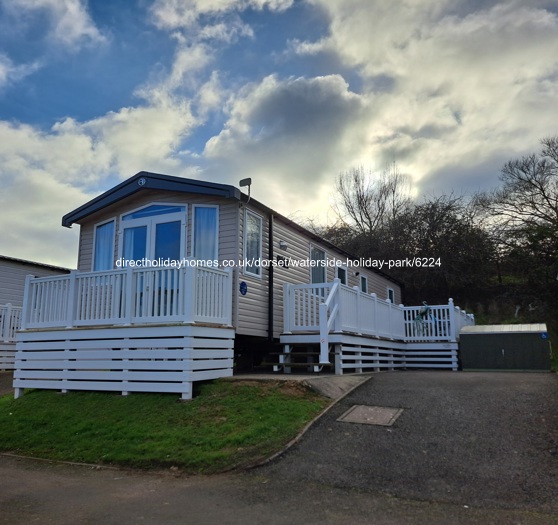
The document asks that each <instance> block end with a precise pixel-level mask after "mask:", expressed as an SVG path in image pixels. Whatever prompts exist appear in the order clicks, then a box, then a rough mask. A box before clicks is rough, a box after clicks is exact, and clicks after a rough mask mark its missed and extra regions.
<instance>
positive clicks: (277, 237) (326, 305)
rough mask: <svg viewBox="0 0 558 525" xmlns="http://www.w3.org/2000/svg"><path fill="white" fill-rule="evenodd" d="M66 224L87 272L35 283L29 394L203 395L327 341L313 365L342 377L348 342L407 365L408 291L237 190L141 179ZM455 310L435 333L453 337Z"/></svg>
mask: <svg viewBox="0 0 558 525" xmlns="http://www.w3.org/2000/svg"><path fill="white" fill-rule="evenodd" d="M62 224H63V226H66V227H71V226H72V225H74V224H77V225H79V226H80V243H79V254H78V270H77V271H76V272H72V273H71V274H70V275H69V276H64V277H58V278H43V279H28V283H27V289H26V297H25V303H24V306H23V330H22V332H21V333H20V334H19V336H18V350H19V353H18V358H19V359H20V360H21V361H20V364H21V367H20V369H18V370H17V371H16V375H15V380H14V386H15V387H16V394H17V395H19V394H20V393H21V389H22V388H25V387H30V386H35V387H38V388H58V389H61V390H69V389H99V390H121V391H122V392H124V393H126V392H128V391H163V392H164V391H168V392H178V393H181V394H182V396H183V397H184V398H189V397H191V387H192V382H193V381H196V380H203V379H211V378H215V377H222V376H226V375H231V374H232V365H233V359H234V349H235V348H236V351H237V358H238V356H239V355H241V354H243V353H245V351H246V349H247V348H250V349H251V350H254V349H256V354H262V353H263V352H264V351H266V350H269V349H270V348H271V344H272V343H281V344H282V345H283V348H284V352H282V353H281V355H279V359H278V363H277V365H276V369H277V370H279V369H281V370H283V371H290V369H291V368H293V367H294V366H295V364H296V363H295V362H294V360H292V359H291V357H292V354H293V349H294V348H295V347H296V346H300V345H305V346H316V345H318V346H319V347H320V351H319V355H318V356H317V357H318V358H317V359H316V360H315V362H312V359H311V358H308V359H307V361H308V362H307V363H305V364H304V366H305V367H310V368H312V369H314V368H316V369H317V368H319V367H322V366H324V365H327V364H329V363H330V362H332V361H336V364H337V366H336V371H337V372H339V373H341V372H342V370H343V368H348V367H349V364H348V362H347V363H345V364H343V362H342V361H343V359H342V356H341V357H340V356H338V355H337V354H340V353H341V352H342V349H343V347H349V346H350V347H351V348H352V346H353V345H354V344H355V341H356V340H355V341H352V340H351V341H350V340H349V339H343V340H341V339H339V337H340V335H339V334H342V333H345V335H346V337H349V335H350V334H351V337H354V336H358V337H361V338H362V337H365V338H367V339H369V340H373V341H374V344H373V347H374V348H377V346H378V341H380V340H387V339H389V340H390V341H392V343H393V344H392V343H390V344H391V346H390V348H389V352H391V358H390V364H391V365H393V364H394V363H395V362H396V361H397V362H401V360H400V359H399V358H398V357H397V356H395V354H394V352H395V353H397V352H399V353H400V354H401V352H402V351H403V347H402V346H401V345H404V344H406V343H407V342H406V341H404V339H405V337H406V330H407V328H406V324H405V323H407V325H409V326H411V324H412V322H409V320H408V319H407V321H406V318H405V316H406V315H407V318H409V319H410V317H409V316H410V315H411V314H412V312H407V313H405V311H404V310H403V307H401V306H398V305H399V303H400V302H401V287H400V285H399V283H398V282H397V281H395V280H393V279H391V278H389V277H388V276H387V275H384V274H382V273H380V272H377V271H374V270H371V269H368V268H366V267H363V266H355V265H353V259H352V258H351V256H350V255H349V254H347V253H345V252H343V251H342V250H340V249H338V248H336V247H335V246H333V245H332V244H330V243H328V242H327V241H325V240H324V239H321V238H320V237H318V236H317V235H315V234H313V233H311V232H309V231H308V230H306V229H304V228H303V227H301V226H299V225H297V224H296V223H295V222H293V221H291V220H289V219H288V218H286V217H284V216H282V215H280V214H278V213H276V212H274V211H273V210H271V209H270V208H268V207H267V206H265V205H263V204H262V203H259V202H257V201H255V200H254V199H249V197H247V196H246V195H244V194H242V193H241V191H240V190H238V189H237V188H235V187H233V186H229V185H224V184H216V183H211V182H204V181H196V180H190V179H185V178H180V177H171V176H167V175H159V174H154V173H147V172H140V173H138V174H136V175H135V176H133V177H131V178H130V179H128V180H126V181H124V182H123V183H121V184H119V185H118V186H115V187H114V188H112V189H110V190H108V191H107V192H105V193H103V194H102V195H100V196H99V197H97V198H95V199H93V200H91V201H90V202H88V203H86V204H84V205H83V206H81V207H80V208H78V209H76V210H74V211H72V212H70V213H68V214H67V215H65V216H64V217H63V219H62ZM445 308H446V309H447V312H446V311H444V313H442V311H440V317H439V318H437V321H436V323H434V324H432V326H431V327H430V328H428V330H429V331H430V332H431V335H432V336H435V337H438V339H437V341H442V340H444V341H449V342H451V336H450V332H451V330H450V322H451V319H450V310H451V318H453V316H454V314H455V312H454V309H453V306H452V305H451V307H450V306H448V305H446V306H445ZM365 314H366V316H367V317H366V318H364V317H362V316H363V315H365ZM368 314H369V315H368ZM361 317H362V319H361ZM459 318H460V317H459ZM465 318H466V317H464V319H465ZM467 319H469V318H467ZM355 322H356V324H355V326H354V330H353V329H352V328H350V327H351V326H352V325H351V323H353V324H354V323H355ZM464 322H465V321H464ZM454 324H455V323H454ZM438 325H439V326H438ZM346 328H350V329H349V330H346ZM454 329H455V327H453V330H454ZM421 330H422V329H421ZM425 330H426V329H425ZM334 332H335V333H336V334H337V335H336V336H335V337H333V333H334ZM349 332H350V334H349ZM430 332H429V333H430ZM442 332H443V333H442ZM415 335H417V334H415ZM424 336H425V333H422V331H421V334H418V337H419V338H418V339H417V341H421V340H423V339H424ZM421 338H422V339H421ZM453 340H455V337H454V338H453ZM356 342H357V343H358V341H356ZM330 343H331V344H330ZM397 345H399V346H397ZM358 346H359V347H360V346H362V343H359V345H358ZM364 346H366V345H364ZM384 346H385V345H382V348H383V347H384ZM388 346H389V345H388ZM382 352H383V350H382V351H381V352H380V354H381V353H382ZM365 353H366V350H365ZM374 353H376V354H378V351H375V352H374ZM305 354H308V355H310V352H306V353H305ZM330 354H331V355H330ZM308 355H307V357H308ZM333 355H335V356H336V357H332V356H333ZM378 355H379V354H378ZM394 356H395V357H394ZM377 357H378V356H377ZM36 360H39V361H40V362H41V364H40V366H39V365H37V363H36V362H35V361H36ZM364 360H365V361H366V358H365V359H364ZM359 361H362V359H360V360H359ZM380 361H381V359H380ZM371 362H372V361H371ZM374 363H375V364H376V365H378V366H380V365H379V360H378V359H376V360H375V361H374ZM287 364H288V365H289V366H287ZM357 364H358V365H359V366H354V365H353V367H352V368H356V369H362V368H366V367H367V364H366V363H364V364H362V362H359V363H357ZM41 367H44V369H43V370H38V368H41Z"/></svg>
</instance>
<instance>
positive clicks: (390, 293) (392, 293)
mask: <svg viewBox="0 0 558 525" xmlns="http://www.w3.org/2000/svg"><path fill="white" fill-rule="evenodd" d="M387 298H388V299H389V300H390V301H391V303H392V304H395V290H394V289H393V288H388V289H387Z"/></svg>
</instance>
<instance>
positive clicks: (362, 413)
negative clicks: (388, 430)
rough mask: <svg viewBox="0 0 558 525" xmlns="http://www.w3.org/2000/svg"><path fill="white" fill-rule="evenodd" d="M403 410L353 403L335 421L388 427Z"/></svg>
mask: <svg viewBox="0 0 558 525" xmlns="http://www.w3.org/2000/svg"><path fill="white" fill-rule="evenodd" d="M401 412H403V409H402V408H388V407H370V406H366V405H353V406H352V407H351V408H349V410H347V412H345V413H344V414H343V415H342V416H341V417H339V418H338V419H337V421H343V422H344V423H361V424H363V425H383V426H385V427H390V426H391V425H393V423H395V420H396V419H397V418H398V417H399V416H400V415H401Z"/></svg>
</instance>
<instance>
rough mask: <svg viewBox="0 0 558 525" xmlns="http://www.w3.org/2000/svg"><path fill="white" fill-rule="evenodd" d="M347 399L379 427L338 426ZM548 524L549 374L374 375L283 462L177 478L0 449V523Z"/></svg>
mask: <svg viewBox="0 0 558 525" xmlns="http://www.w3.org/2000/svg"><path fill="white" fill-rule="evenodd" d="M355 404H363V405H377V406H384V407H399V408H403V412H402V414H401V415H400V417H399V419H397V421H396V422H395V423H394V425H393V426H392V427H379V426H369V425H362V424H350V423H341V422H338V421H336V419H337V418H338V417H339V416H340V415H341V414H343V413H344V412H345V411H346V410H347V409H348V408H350V407H351V406H352V405H355ZM29 523H49V524H56V525H75V524H76V523H80V524H84V525H85V524H91V525H96V524H99V523H102V524H104V525H112V524H114V525H127V524H133V525H136V524H140V523H141V524H149V525H163V524H164V525H183V524H187V523H196V524H197V525H205V524H208V525H213V524H215V523H219V524H221V525H227V524H231V525H240V524H245V523H254V524H265V525H275V524H277V525H286V524H289V525H291V524H299V523H300V524H304V525H314V524H315V525H326V524H331V525H340V524H342V525H346V524H348V523H350V524H351V525H361V524H362V525H368V524H371V523H374V524H382V525H383V524H385V525H401V524H405V525H448V524H453V523H459V524H460V525H480V524H482V525H490V524H495V525H499V524H514V525H516V524H521V525H546V524H558V377H557V375H556V374H542V373H541V374H523V373H516V374H511V373H507V374H506V373H482V374H477V373H456V372H448V373H446V372H395V373H381V374H375V375H374V376H373V377H372V379H371V380H370V381H368V382H367V383H365V384H364V385H362V386H360V387H358V388H357V389H356V390H355V391H354V392H352V393H351V394H349V395H348V396H347V397H346V398H344V399H343V400H342V401H341V402H339V403H338V404H337V405H335V406H334V407H333V408H332V409H331V410H330V411H329V412H328V413H327V414H326V415H325V416H324V417H322V418H321V419H320V420H319V421H318V422H317V423H316V424H315V425H314V426H313V427H311V429H310V430H309V431H308V432H307V433H306V434H305V435H304V436H303V438H302V439H301V440H300V441H299V443H298V444H297V445H295V446H294V447H292V448H291V449H290V450H289V451H288V452H286V453H285V454H284V455H283V456H281V457H280V458H278V459H276V460H275V461H273V462H272V463H269V464H267V465H265V466H263V467H260V468H256V469H253V470H251V471H248V472H245V473H236V474H234V473H232V474H227V475H223V476H209V477H204V476H197V477H186V476H181V475H180V474H179V473H178V472H171V471H166V472H162V473H161V472H151V473H143V472H137V471H126V470H105V469H102V470H96V469H92V468H90V467H79V466H68V465H63V464H60V463H50V462H36V461H31V460H22V459H15V458H10V457H5V456H4V457H2V456H0V524H1V525H4V524H6V525H8V524H9V525H28V524H29Z"/></svg>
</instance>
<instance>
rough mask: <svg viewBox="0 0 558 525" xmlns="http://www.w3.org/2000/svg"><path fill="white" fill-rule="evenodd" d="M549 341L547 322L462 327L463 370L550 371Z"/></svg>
mask: <svg viewBox="0 0 558 525" xmlns="http://www.w3.org/2000/svg"><path fill="white" fill-rule="evenodd" d="M550 356H551V348H550V339H549V338H548V332H547V329H546V325H545V324H544V323H538V324H510V325H477V326H466V327H464V328H462V330H461V332H460V337H459V357H460V363H461V368H462V370H540V371H549V370H550Z"/></svg>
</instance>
